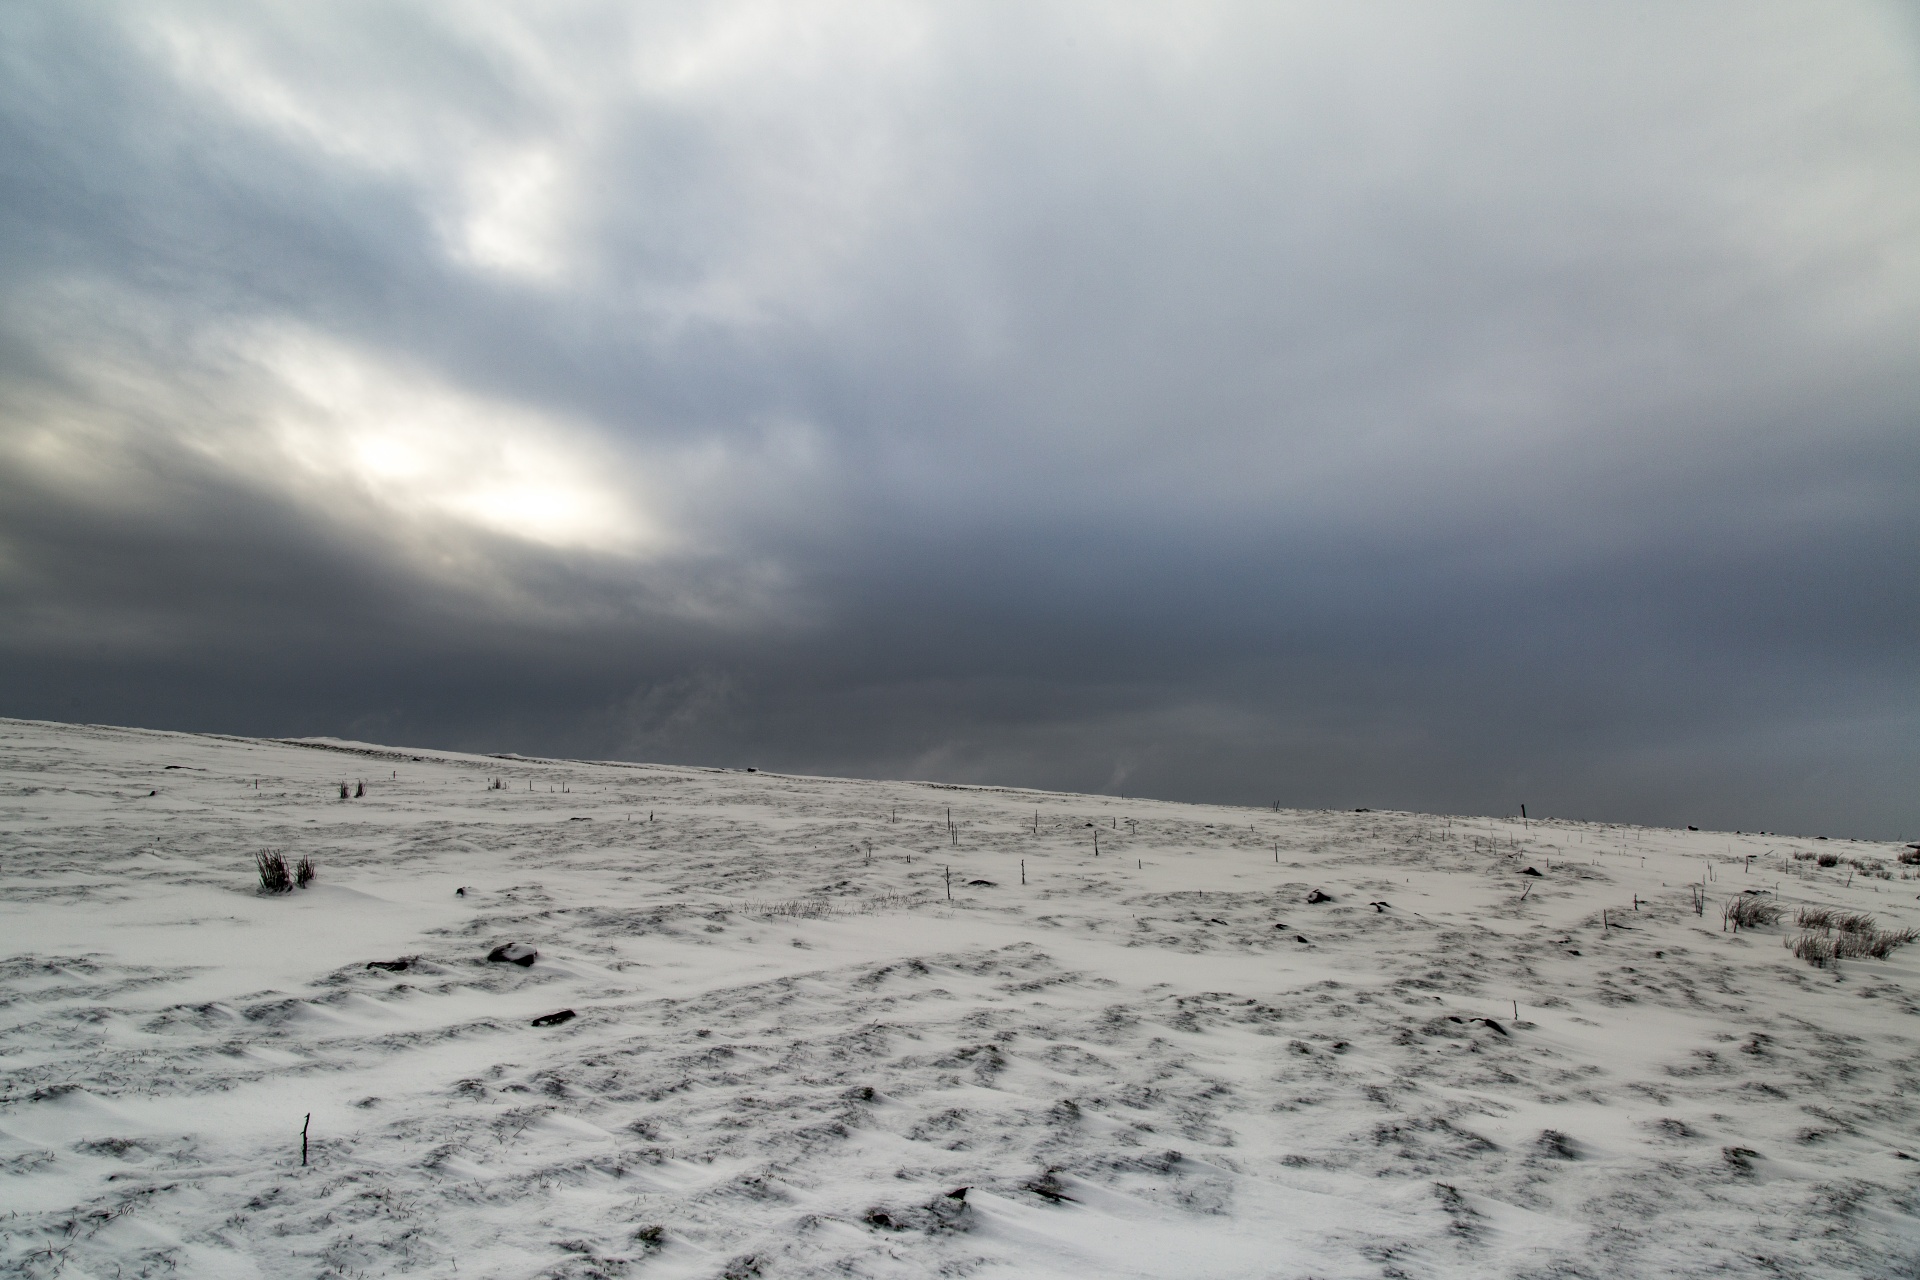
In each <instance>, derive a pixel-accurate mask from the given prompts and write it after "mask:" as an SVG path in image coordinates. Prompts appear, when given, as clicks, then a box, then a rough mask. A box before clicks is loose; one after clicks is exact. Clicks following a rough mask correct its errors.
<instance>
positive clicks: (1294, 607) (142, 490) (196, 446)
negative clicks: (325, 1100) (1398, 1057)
mask: <svg viewBox="0 0 1920 1280" xmlns="http://www.w3.org/2000/svg"><path fill="white" fill-rule="evenodd" d="M0 60H3V61H0V190H3V191H4V199H3V200H0V291H4V308H0V648H3V649H4V653H5V659H6V661H5V664H4V669H5V674H4V676H0V712H4V713H6V714H13V715H23V716H35V717H46V718H54V719H90V720H107V721H117V722H135V723H144V724H150V725H156V726H164V727H180V728H204V729H219V730H229V731H237V732H259V733H284V734H293V733H333V734H340V735H343V736H353V737H362V738H370V739H382V740H390V741H412V742H418V743H422V744H438V745H447V746H460V747H474V748H484V749H489V750H509V749H511V750H521V751H528V752H551V753H556V754H573V755H602V756H612V755H625V756H631V757H648V758H655V759H675V760H686V761H695V762H708V763H737V764H746V763H754V764H757V765H759V766H760V767H763V768H783V769H793V770H804V771H811V772H834V773H857V774H865V775H877V776H925V777H939V778H945V779H951V780H961V781H993V782H1013V783H1026V784H1033V785H1041V786H1056V787H1070V788H1076V789H1087V790H1101V789H1105V790H1113V791H1122V792H1126V793H1129V794H1132V793H1139V794H1152V795H1161V796H1167V797H1172V798H1192V799H1208V800H1224V801H1234V802H1244V803H1256V804H1264V803H1270V802H1274V801H1280V802H1283V803H1287V804H1295V805H1314V806H1317V805H1359V804H1366V805H1372V806H1375V807H1420V808H1428V809H1441V810H1454V811H1460V810H1467V811H1476V810H1477V811H1488V810H1491V811H1498V812H1509V811H1512V810H1513V809H1514V808H1516V807H1517V805H1518V804H1519V803H1520V802H1522V801H1526V802H1528V803H1529V805H1530V806H1531V808H1532V811H1534V812H1549V813H1562V814H1566V815H1569V816H1588V817H1605V818H1621V819H1634V820H1648V821H1663V822H1681V821H1695V822H1699V823H1701V824H1703V825H1707V824H1712V825H1724V826H1728V827H1743V828H1753V827H1767V828H1789V829H1797V830H1806V831H1814V830H1820V831H1831V832H1833V833H1835V834H1855V835H1893V834H1899V833H1902V832H1906V833H1909V834H1910V833H1911V829H1912V827H1913V825H1914V822H1915V819H1916V817H1917V816H1920V815H1916V812H1915V807H1914V796H1915V794H1916V793H1915V789H1914V786H1913V781H1914V778H1915V776H1916V771H1917V770H1920V659H1917V658H1916V653H1917V652H1920V650H1917V649H1916V646H1915V644H1914V636H1915V634H1916V625H1917V624H1920V522H1917V521H1916V520H1915V518H1914V509H1913V495H1914V494H1915V493H1917V492H1920V409H1917V408H1916V406H1920V354H1917V353H1920V167H1917V166H1916V165H1915V164H1914V157H1915V156H1916V155H1920V29H1917V28H1916V25H1915V21H1914V17H1913V13H1912V10H1911V9H1910V8H1907V7H1903V6H1898V5H1893V4H1870V3H1837V4H1830V5H1821V6H1806V5H1755V4H1698V5H1687V6H1671V5H1609V6H1537V5H1524V4H1462V5H1448V6H1434V5H1426V4H1357V5H1340V6H1326V5H1315V4H1297V5H1294V4H1276V3H1259V4H1246V5H1212V4H1192V5H1168V6H1146V5H1114V4H1092V3H1088V4H1043V5H1024V4H1023V5H971V4H969V5H959V4H954V5H925V4H911V3H895V2H889V3H871V4H860V3H844V4H825V3H823V4H791V3H782V4H771V3H745V2H743V3H725V2H723V3H716V4H699V5H694V4H684V5H676V4H643V5H631V4H612V3H606V4H594V3H581V4H573V5H566V6H550V5H502V4H492V3H488V4H480V3H474V4H453V3H448V4H394V3H381V4H362V5H353V4H343V5H327V6H312V5H295V4H285V5H273V4H267V5H261V4H249V5H232V4H190V3H180V4H175V3H156V4H150V5H140V6H131V7H129V6H112V5H104V4H100V5H87V4H74V5H60V6H25V5H22V6H13V7H11V8H9V9H8V10H7V11H6V12H5V14H4V15H0Z"/></svg>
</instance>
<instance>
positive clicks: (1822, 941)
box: [1787, 907, 1920, 968]
mask: <svg viewBox="0 0 1920 1280" xmlns="http://www.w3.org/2000/svg"><path fill="white" fill-rule="evenodd" d="M1795 923H1796V924H1798V925H1799V926H1800V928H1801V930H1802V932H1801V934H1800V936H1799V937H1798V938H1792V939H1789V940H1788V942H1787V946H1788V947H1789V948H1790V949H1791V950H1792V951H1793V954H1794V955H1795V956H1797V957H1798V958H1800V959H1802V960H1805V961H1806V962H1807V963H1808V964H1810V965H1813V966H1814V967H1815V968H1825V967H1826V965H1827V964H1828V963H1829V962H1830V961H1834V960H1860V959H1870V960H1885V959H1886V958H1887V957H1888V956H1890V955H1892V954H1893V953H1894V952H1895V951H1896V950H1898V949H1899V948H1901V947H1904V946H1906V945H1907V944H1908V943H1910V942H1914V941H1916V940H1920V931H1916V930H1913V929H1882V928H1880V927H1879V926H1878V925H1877V924H1876V923H1875V921H1874V918H1873V917H1872V916H1870V915H1867V914H1865V913H1864V912H1857V911H1851V912H1850V911H1835V910H1834V909H1833V908H1831V907H1802V908H1801V909H1800V912H1799V914H1798V916H1797V918H1796V919H1795Z"/></svg>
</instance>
